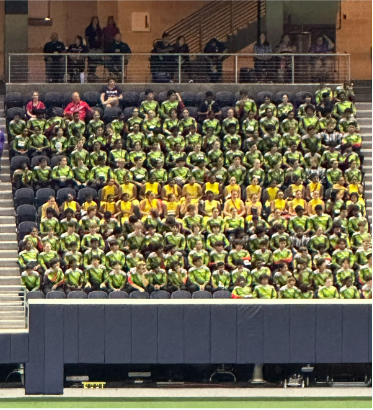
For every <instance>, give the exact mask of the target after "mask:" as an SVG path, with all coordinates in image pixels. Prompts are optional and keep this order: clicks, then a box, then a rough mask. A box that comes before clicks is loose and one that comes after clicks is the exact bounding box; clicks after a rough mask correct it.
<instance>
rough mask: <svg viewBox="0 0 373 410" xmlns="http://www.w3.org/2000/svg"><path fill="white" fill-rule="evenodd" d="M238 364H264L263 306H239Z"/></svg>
mask: <svg viewBox="0 0 373 410" xmlns="http://www.w3.org/2000/svg"><path fill="white" fill-rule="evenodd" d="M236 334H237V363H239V364H246V363H254V364H255V363H263V309H262V305H237V333H236Z"/></svg>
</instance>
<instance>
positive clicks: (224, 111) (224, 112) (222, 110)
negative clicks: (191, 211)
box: [221, 106, 234, 118]
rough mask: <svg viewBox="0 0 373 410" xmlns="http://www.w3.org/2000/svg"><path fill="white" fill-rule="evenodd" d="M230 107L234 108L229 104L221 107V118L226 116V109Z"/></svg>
mask: <svg viewBox="0 0 373 410" xmlns="http://www.w3.org/2000/svg"><path fill="white" fill-rule="evenodd" d="M231 108H232V109H233V110H234V108H233V107H230V106H226V107H223V108H222V109H221V115H222V117H223V118H227V116H228V110H229V109H231Z"/></svg>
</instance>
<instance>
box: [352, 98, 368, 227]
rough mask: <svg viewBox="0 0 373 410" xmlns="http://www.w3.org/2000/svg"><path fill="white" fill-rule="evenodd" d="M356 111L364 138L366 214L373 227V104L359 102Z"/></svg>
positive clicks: (362, 150) (362, 148) (362, 151)
mask: <svg viewBox="0 0 373 410" xmlns="http://www.w3.org/2000/svg"><path fill="white" fill-rule="evenodd" d="M356 109H357V121H358V123H359V125H360V129H361V136H362V147H361V153H362V155H363V156H364V163H363V171H364V173H365V175H364V182H365V201H366V212H367V218H368V219H369V222H370V225H372V103H371V102H357V103H356Z"/></svg>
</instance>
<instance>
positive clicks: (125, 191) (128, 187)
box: [120, 182, 135, 200]
mask: <svg viewBox="0 0 373 410" xmlns="http://www.w3.org/2000/svg"><path fill="white" fill-rule="evenodd" d="M134 186H135V185H134V184H132V182H130V183H129V184H128V185H126V184H123V185H121V186H120V187H121V189H122V194H128V195H129V197H130V200H132V199H134V195H133V188H134Z"/></svg>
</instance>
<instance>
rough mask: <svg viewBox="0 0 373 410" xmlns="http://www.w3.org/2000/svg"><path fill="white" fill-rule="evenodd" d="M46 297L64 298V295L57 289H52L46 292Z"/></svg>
mask: <svg viewBox="0 0 373 410" xmlns="http://www.w3.org/2000/svg"><path fill="white" fill-rule="evenodd" d="M47 299H66V295H65V294H64V292H61V291H59V290H52V292H48V293H47Z"/></svg>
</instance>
